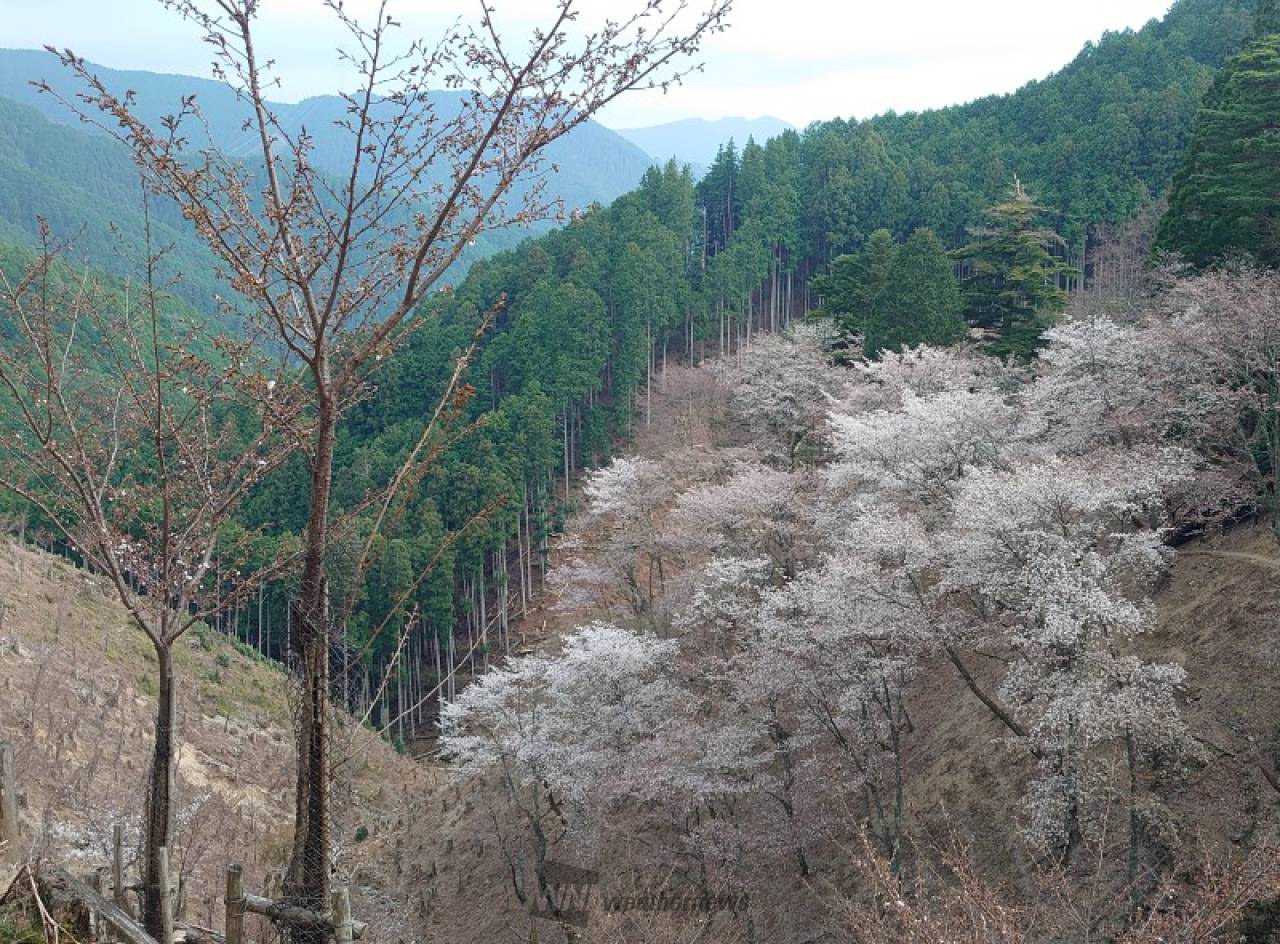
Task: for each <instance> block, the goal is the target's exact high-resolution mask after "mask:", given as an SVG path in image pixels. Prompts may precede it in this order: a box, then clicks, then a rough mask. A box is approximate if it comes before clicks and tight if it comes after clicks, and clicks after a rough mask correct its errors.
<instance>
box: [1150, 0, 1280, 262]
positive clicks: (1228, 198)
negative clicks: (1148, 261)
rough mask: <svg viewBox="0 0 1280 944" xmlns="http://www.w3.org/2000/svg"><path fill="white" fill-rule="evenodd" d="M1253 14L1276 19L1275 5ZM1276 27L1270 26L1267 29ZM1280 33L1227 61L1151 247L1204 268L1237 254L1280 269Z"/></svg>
mask: <svg viewBox="0 0 1280 944" xmlns="http://www.w3.org/2000/svg"><path fill="white" fill-rule="evenodd" d="M1260 14H1262V15H1266V16H1273V17H1280V13H1277V12H1276V11H1275V8H1274V5H1273V6H1270V7H1268V8H1267V9H1266V10H1260ZM1272 25H1275V24H1272ZM1277 115H1280V33H1277V32H1274V31H1271V32H1267V33H1266V34H1265V35H1262V36H1261V37H1260V38H1258V39H1256V40H1255V41H1254V42H1252V43H1251V44H1250V45H1249V46H1248V47H1247V48H1246V49H1245V50H1244V51H1243V52H1242V53H1240V55H1238V56H1236V57H1235V58H1233V59H1232V60H1231V61H1230V62H1228V63H1227V65H1226V66H1225V67H1224V68H1223V70H1222V71H1221V72H1220V73H1219V74H1218V76H1217V78H1216V79H1215V80H1214V83H1213V87H1212V88H1211V89H1210V90H1209V93H1208V94H1207V95H1206V96H1205V100H1204V106H1203V107H1202V108H1201V109H1200V113H1199V121H1198V123H1197V125H1196V131H1195V137H1194V138H1193V139H1192V141H1191V145H1190V147H1189V148H1188V149H1187V153H1186V157H1185V159H1184V161H1183V164H1182V167H1181V169H1180V170H1179V171H1178V175H1177V177H1176V178H1175V179H1174V184H1173V193H1172V196H1171V198H1170V201H1169V211H1168V213H1166V215H1165V217H1164V219H1163V220H1162V221H1161V223H1160V229H1159V232H1158V234H1157V248H1158V249H1161V250H1164V251H1169V252H1177V253H1180V254H1181V255H1182V256H1183V257H1184V258H1186V259H1187V260H1188V261H1189V262H1191V263H1193V264H1194V265H1197V266H1207V265H1211V264H1213V263H1215V262H1218V261H1221V260H1222V259H1224V258H1226V257H1228V256H1230V255H1233V254H1239V253H1249V254H1251V255H1253V256H1254V257H1255V258H1256V259H1257V260H1258V261H1259V262H1261V263H1262V264H1263V265H1266V266H1270V267H1274V266H1277V265H1280V133H1278V132H1277V130H1276V116H1277Z"/></svg>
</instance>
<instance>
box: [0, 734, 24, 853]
mask: <svg viewBox="0 0 1280 944" xmlns="http://www.w3.org/2000/svg"><path fill="white" fill-rule="evenodd" d="M0 843H3V844H4V845H5V851H7V853H8V858H9V859H10V860H11V861H13V862H15V863H16V862H17V861H18V860H19V858H21V855H22V853H21V850H20V848H19V846H20V844H21V837H20V835H19V833H18V781H17V777H16V776H15V775H14V772H13V746H12V745H10V744H9V743H8V742H0ZM0 858H3V856H0Z"/></svg>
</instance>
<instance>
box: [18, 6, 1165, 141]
mask: <svg viewBox="0 0 1280 944" xmlns="http://www.w3.org/2000/svg"><path fill="white" fill-rule="evenodd" d="M368 2H369V0H347V7H348V8H359V7H361V6H363V5H367V3H368ZM478 2H479V0H393V2H392V8H393V10H394V12H395V14H396V18H397V19H399V20H401V21H403V22H404V24H405V33H406V34H410V33H412V34H415V35H434V34H436V33H438V32H439V31H440V29H441V27H442V26H443V25H445V24H447V23H449V22H452V20H453V19H454V18H456V17H458V16H460V15H462V16H469V15H472V11H473V10H474V9H475V8H476V5H477V4H478ZM489 2H490V3H491V5H493V6H495V7H496V8H497V10H498V18H499V22H501V23H505V24H506V30H507V31H508V32H509V33H511V34H512V35H514V34H516V33H518V32H521V31H527V30H528V29H529V28H530V27H531V25H532V24H534V23H535V22H538V21H539V20H540V19H541V17H540V16H539V14H540V13H542V12H543V11H545V10H546V9H547V7H548V4H549V2H550V0H489ZM581 2H582V4H583V6H584V8H585V9H586V10H587V11H588V13H589V14H591V13H598V12H600V11H604V10H610V9H614V10H621V9H624V8H626V7H628V6H630V5H633V4H634V3H636V2H637V0H581ZM1168 6H1169V0H1075V2H1074V3H1071V4H1067V5H1065V6H1064V5H1062V4H1050V3H1043V2H1039V0H966V2H964V3H958V2H955V0H735V7H734V12H733V14H732V20H731V22H732V28H731V29H730V30H729V31H728V32H726V33H723V34H721V35H719V36H717V37H715V38H714V39H712V40H711V41H710V42H709V43H708V45H707V47H706V48H705V50H704V53H703V55H702V57H701V58H702V60H703V61H704V62H705V65H706V68H705V70H704V71H703V72H702V73H701V74H697V75H694V76H692V77H690V79H689V80H688V81H687V83H686V85H685V87H684V88H682V89H679V90H678V91H675V92H672V93H670V94H667V95H663V94H661V93H660V92H646V93H642V94H641V93H637V94H633V95H631V96H630V97H629V98H624V99H623V100H621V101H620V102H618V103H616V104H615V105H614V106H612V107H611V108H610V110H609V111H608V112H607V113H606V114H605V115H603V116H602V120H603V121H604V123H605V124H608V125H611V126H613V127H615V128H620V127H631V126H637V125H647V124H657V123H659V122H664V121H672V120H675V119H677V118H687V117H703V118H721V117H725V116H729V115H743V116H747V117H753V118H754V117H758V116H760V115H765V114H769V115H774V116H776V117H778V118H782V119H784V120H786V121H790V122H792V123H793V124H796V125H804V124H806V123H808V122H810V121H813V120H815V119H820V118H831V117H837V116H839V117H845V118H848V117H858V118H865V117H868V116H870V115H873V114H877V113H880V112H883V111H886V110H888V109H891V108H892V109H895V110H897V111H910V110H917V109H921V108H930V107H937V106H941V105H948V104H953V103H957V102H964V101H968V100H970V99H973V98H976V97H978V96H981V95H986V94H989V93H992V92H1008V91H1012V90H1013V89H1015V88H1017V87H1018V86H1020V85H1022V84H1023V83H1025V82H1027V81H1028V80H1030V79H1033V78H1039V77H1043V76H1045V75H1047V74H1048V73H1050V72H1052V71H1054V70H1056V69H1058V68H1060V67H1061V66H1063V65H1065V64H1066V63H1067V62H1068V61H1070V59H1071V58H1072V57H1074V56H1075V54H1076V53H1077V52H1078V51H1079V49H1080V47H1081V46H1082V45H1083V44H1084V43H1085V42H1086V41H1087V40H1096V39H1097V38H1098V37H1100V36H1101V35H1102V33H1103V32H1105V31H1107V30H1121V29H1125V28H1126V27H1132V28H1135V29H1136V28H1138V27H1140V26H1142V24H1144V23H1145V22H1146V21H1147V20H1149V19H1151V18H1152V17H1159V16H1162V15H1163V14H1164V12H1165V10H1166V9H1167V8H1168ZM263 7H264V14H263V18H262V23H261V25H260V30H259V35H260V39H259V47H260V49H261V50H262V51H263V53H264V54H266V55H270V56H272V57H274V58H275V59H276V60H277V61H278V62H279V63H280V73H281V75H282V76H283V77H284V79H285V85H284V87H283V89H282V90H281V92H280V94H279V95H278V96H277V97H279V98H281V99H283V100H296V99H299V98H305V97H306V96H308V95H316V94H325V93H330V92H333V91H334V90H335V89H336V88H337V87H338V86H340V85H342V84H343V81H344V77H343V74H342V73H340V72H338V71H336V70H335V68H334V67H333V62H334V59H333V55H332V51H333V49H334V47H335V46H336V45H337V43H338V41H339V34H338V33H337V32H336V31H335V30H334V29H333V28H332V24H331V17H330V16H329V15H328V14H327V13H326V12H325V11H324V10H323V9H321V5H320V2H319V0H263ZM0 24H2V28H0V44H3V45H5V46H9V47H38V46H41V45H44V44H45V43H51V44H54V45H57V46H60V47H70V48H71V49H73V50H74V51H75V52H76V53H77V54H79V55H82V56H85V57H86V58H88V59H91V60H93V61H95V62H98V63H100V64H102V65H106V66H110V67H113V68H133V69H147V70H151V71H156V72H179V73H187V74H196V75H207V74H208V62H207V60H208V58H209V57H208V53H207V51H206V49H205V48H204V47H203V46H202V45H201V43H200V42H198V41H197V40H196V39H195V38H193V34H192V31H191V29H190V28H189V27H188V26H186V24H184V23H182V22H181V21H180V20H178V19H177V18H176V17H175V16H174V15H173V14H171V13H169V12H168V11H166V10H164V9H163V8H162V7H161V5H160V3H159V2H158V0H0Z"/></svg>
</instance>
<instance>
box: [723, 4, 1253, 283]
mask: <svg viewBox="0 0 1280 944" xmlns="http://www.w3.org/2000/svg"><path fill="white" fill-rule="evenodd" d="M1252 8H1253V3H1252V0H1179V2H1177V3H1175V4H1173V6H1172V7H1171V9H1170V11H1169V13H1168V14H1167V15H1166V17H1165V18H1164V19H1163V20H1160V21H1152V22H1151V23H1149V24H1148V25H1147V26H1145V27H1143V28H1142V29H1141V30H1139V31H1136V32H1131V31H1125V32H1120V33H1108V34H1107V35H1105V36H1104V37H1102V38H1101V39H1100V40H1099V41H1098V42H1097V43H1096V44H1090V45H1089V46H1087V47H1086V48H1085V49H1084V50H1083V51H1082V52H1081V53H1080V55H1079V56H1077V57H1076V59H1075V60H1074V61H1072V62H1071V63H1070V64H1068V65H1067V66H1065V67H1064V68H1062V69H1061V70H1059V71H1058V72H1056V73H1054V74H1052V75H1050V76H1049V77H1047V78H1045V79H1043V80H1040V81H1036V82H1031V83H1029V84H1028V85H1026V86H1024V87H1023V88H1021V89H1019V90H1018V91H1017V92H1014V93H1012V94H1010V95H1002V96H992V97H989V98H984V99H980V100H978V101H975V102H972V103H970V104H967V105H960V106H956V107H952V108H944V109H939V110H935V111H926V112H919V113H910V114H903V115H895V114H888V115H883V116H880V117H877V118H872V119H870V120H868V121H861V122H860V121H844V120H833V121H828V122H820V123H816V124H814V125H811V126H809V127H808V128H806V129H805V130H804V132H802V133H800V134H791V133H787V134H783V135H781V136H779V137H776V138H774V139H773V140H771V141H770V142H768V144H767V146H765V147H763V148H744V142H742V141H738V142H736V145H737V147H736V149H735V150H728V149H726V150H725V151H723V152H722V153H721V155H720V158H719V160H717V161H716V162H715V163H714V164H713V166H712V167H711V169H710V171H709V173H708V175H707V177H706V178H705V179H704V180H703V181H702V182H701V184H700V192H701V194H702V196H703V200H704V202H705V204H706V205H707V207H708V210H709V219H708V238H709V241H710V244H711V246H712V248H713V251H714V250H716V249H719V248H723V247H726V246H727V245H728V241H729V237H730V236H731V235H732V234H733V233H735V232H736V231H738V230H739V229H741V228H744V227H746V226H747V225H748V224H749V223H751V221H752V220H753V219H754V220H756V221H757V223H756V226H755V227H754V228H753V230H752V231H751V234H750V236H749V237H747V236H745V235H744V237H743V238H744V239H745V238H749V239H750V240H751V241H752V243H754V244H756V245H763V246H764V247H765V249H766V251H767V250H768V249H770V248H772V250H773V251H774V253H775V254H776V255H777V256H778V257H779V262H778V264H779V265H780V266H781V267H782V268H783V269H784V270H788V269H798V270H801V271H809V272H811V271H816V270H817V269H819V268H821V266H823V265H825V264H826V263H827V262H828V261H830V260H831V259H832V258H833V257H834V256H836V255H838V254H840V253H845V252H849V251H851V250H853V249H856V248H858V247H859V246H860V245H861V244H862V243H863V242H864V241H865V240H866V238H867V237H868V236H869V235H870V234H871V233H872V232H874V231H875V230H877V229H882V228H883V229H886V230H888V231H890V232H891V233H892V234H893V235H894V236H896V237H897V238H899V239H904V238H905V237H906V236H907V235H909V234H910V233H911V232H912V231H913V230H914V229H916V228H917V227H920V226H928V227H930V228H932V229H933V230H934V231H935V232H936V233H937V234H938V235H939V236H940V237H941V238H942V239H943V241H944V242H945V243H946V244H947V245H948V246H957V245H960V244H961V243H962V242H963V241H964V240H965V239H966V229H967V228H968V227H971V226H976V225H978V224H979V223H980V222H981V219H982V212H983V210H984V209H985V208H986V207H988V206H990V205H991V204H992V203H994V202H995V201H996V200H997V199H998V198H999V197H1001V196H1002V195H1003V194H1004V193H1005V192H1006V190H1007V189H1008V187H1009V185H1010V183H1011V181H1012V179H1013V177H1014V176H1015V175H1017V176H1018V177H1020V178H1021V179H1022V181H1023V183H1024V184H1025V185H1026V187H1027V188H1028V190H1029V191H1030V192H1031V193H1032V194H1033V195H1034V197H1035V199H1036V200H1037V201H1038V202H1039V203H1041V204H1043V205H1044V206H1046V207H1048V208H1049V209H1050V210H1052V211H1053V212H1054V213H1055V214H1056V226H1057V228H1058V230H1059V231H1060V232H1061V233H1062V234H1063V235H1064V236H1066V237H1067V238H1068V240H1069V241H1070V243H1071V245H1072V246H1073V247H1079V246H1080V243H1081V240H1082V239H1083V238H1084V236H1085V235H1086V234H1087V233H1088V232H1089V231H1090V230H1091V229H1092V228H1094V227H1097V226H1099V225H1101V224H1105V223H1114V222H1118V221H1121V220H1123V219H1125V218H1127V217H1129V216H1130V215H1132V214H1133V213H1134V212H1135V211H1136V210H1137V209H1138V208H1139V207H1140V206H1141V205H1143V203H1144V202H1147V201H1151V200H1155V199H1157V198H1159V197H1160V196H1162V195H1163V194H1164V193H1165V192H1166V190H1167V188H1168V186H1169V182H1170V180H1171V178H1172V176H1173V173H1174V171H1175V170H1176V168H1177V166H1178V163H1179V161H1180V159H1181V155H1182V152H1183V149H1184V148H1185V146H1186V144H1187V142H1188V140H1189V139H1190V136H1191V131H1192V127H1193V125H1194V121H1195V112H1196V108H1197V106H1198V104H1199V101H1200V98H1201V96H1202V95H1203V94H1204V92H1205V90H1206V89H1207V88H1208V86H1209V83H1210V81H1211V78H1212V74H1213V70H1214V69H1215V68H1217V67H1218V66H1219V65H1221V64H1222V62H1223V61H1224V60H1225V59H1226V57H1227V56H1229V55H1230V54H1232V53H1233V52H1235V51H1236V50H1237V49H1238V48H1239V46H1240V44H1241V42H1242V40H1243V39H1244V37H1245V36H1247V35H1248V33H1249V30H1250V28H1251V25H1252Z"/></svg>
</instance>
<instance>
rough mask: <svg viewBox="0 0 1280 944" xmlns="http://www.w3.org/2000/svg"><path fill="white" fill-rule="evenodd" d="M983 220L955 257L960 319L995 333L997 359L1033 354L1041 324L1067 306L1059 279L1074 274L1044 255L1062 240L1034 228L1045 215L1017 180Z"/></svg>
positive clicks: (1042, 326)
mask: <svg viewBox="0 0 1280 944" xmlns="http://www.w3.org/2000/svg"><path fill="white" fill-rule="evenodd" d="M985 215H986V224H985V225H984V226H981V227H978V228H976V229H974V230H972V235H973V241H972V242H970V243H969V245H967V246H965V247H963V248H962V249H959V250H957V251H956V258H958V259H959V260H961V261H962V262H963V263H964V269H965V271H964V283H963V296H964V302H965V317H966V318H967V319H968V321H969V322H970V323H971V324H973V325H976V326H977V327H979V328H986V329H988V330H990V331H993V332H995V334H996V335H997V340H996V342H995V343H994V344H993V348H994V349H995V350H996V351H998V352H999V353H1006V354H1008V353H1023V354H1025V353H1028V352H1030V351H1031V350H1034V348H1035V346H1036V343H1037V341H1038V340H1039V337H1040V335H1041V333H1042V332H1043V330H1044V327H1045V324H1046V320H1047V319H1048V318H1049V317H1050V316H1052V315H1053V314H1055V313H1057V312H1059V311H1061V310H1062V308H1063V306H1064V305H1065V304H1066V294H1065V293H1064V292H1063V291H1062V289H1061V288H1059V286H1058V277H1059V276H1060V275H1063V274H1064V273H1069V272H1071V271H1073V270H1072V269H1071V267H1070V266H1068V265H1065V264H1064V263H1062V262H1060V261H1059V260H1058V259H1056V258H1055V257H1054V255H1053V254H1052V253H1051V252H1050V251H1049V249H1050V247H1056V246H1062V245H1063V241H1062V238H1061V237H1060V236H1059V235H1058V234H1057V233H1055V232H1054V231H1053V230H1051V229H1048V228H1044V227H1041V226H1040V225H1039V221H1040V219H1041V218H1042V217H1043V216H1044V215H1045V210H1044V208H1043V207H1041V206H1039V205H1037V204H1036V202H1035V201H1034V200H1032V199H1031V196H1030V194H1028V193H1027V191H1026V190H1025V188H1023V186H1022V182H1021V181H1020V180H1018V179H1017V178H1016V177H1015V178H1014V181H1013V186H1012V187H1011V188H1010V190H1009V196H1008V198H1007V199H1006V200H1004V201H1003V202H1001V203H997V204H996V205H995V206H993V207H991V208H990V209H988V210H987V212H986V214H985Z"/></svg>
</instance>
